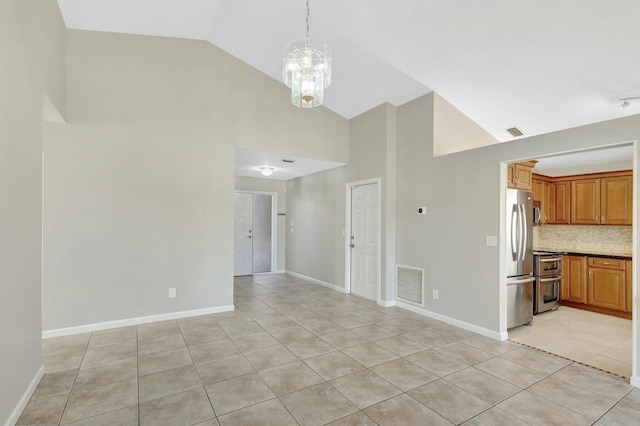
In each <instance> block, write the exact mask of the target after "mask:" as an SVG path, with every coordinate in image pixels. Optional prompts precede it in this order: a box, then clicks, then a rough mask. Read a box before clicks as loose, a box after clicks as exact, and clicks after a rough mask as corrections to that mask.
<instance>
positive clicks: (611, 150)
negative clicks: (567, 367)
mask: <svg viewBox="0 0 640 426" xmlns="http://www.w3.org/2000/svg"><path fill="white" fill-rule="evenodd" d="M620 151H628V152H631V155H630V157H631V158H633V157H635V156H636V155H637V142H634V143H626V144H617V145H611V146H609V147H599V148H595V149H589V150H583V151H577V152H571V153H563V154H557V155H548V156H540V157H539V158H538V159H540V163H543V162H545V163H546V164H545V167H546V168H547V169H542V168H540V169H537V170H538V171H537V172H536V170H535V169H534V173H535V174H534V175H533V183H534V185H533V190H534V193H535V190H536V188H535V182H536V178H537V179H538V181H539V185H544V183H545V182H546V181H549V182H550V192H547V194H550V195H549V197H551V201H552V206H553V209H552V210H551V211H548V212H547V213H548V214H550V217H549V219H548V220H547V218H546V216H545V213H544V206H545V205H544V203H545V202H549V201H550V200H547V199H543V204H542V205H541V206H539V208H540V207H541V211H542V213H541V216H539V217H538V218H539V222H538V224H537V226H534V230H533V231H534V232H533V234H534V248H537V249H539V250H540V251H543V252H544V251H547V252H558V253H561V254H563V255H564V256H563V264H562V270H561V274H562V281H561V284H562V285H561V286H560V287H561V289H560V295H559V298H560V299H561V301H562V302H561V305H560V306H559V308H558V309H557V310H551V311H543V312H541V313H539V314H537V315H534V316H533V323H532V325H531V326H530V327H529V326H524V327H519V328H515V329H512V330H509V331H508V338H509V339H511V340H513V341H516V342H519V343H522V344H526V345H528V346H531V347H534V348H538V349H541V350H543V351H546V352H549V353H553V354H556V355H560V356H563V357H566V358H568V359H572V360H574V361H578V362H582V363H584V364H586V365H590V366H593V367H596V368H600V369H602V370H605V371H609V372H612V373H615V374H618V375H620V376H623V377H626V378H631V379H632V380H633V376H632V374H633V373H632V372H633V367H634V365H633V364H634V357H633V348H634V347H635V345H636V342H635V339H636V335H635V333H634V331H633V322H634V321H635V320H636V313H637V308H638V306H633V309H632V308H631V305H632V304H633V301H634V300H635V299H636V298H637V286H636V283H637V278H636V274H637V260H636V259H635V258H633V260H631V259H632V255H634V254H637V253H635V252H634V243H633V236H634V235H635V234H636V233H637V230H636V225H637V224H636V223H633V224H629V223H625V224H621V223H608V222H604V217H600V221H598V215H597V214H598V213H594V215H595V222H593V223H591V222H590V223H589V224H588V225H585V224H584V223H583V222H584V219H583V215H582V214H577V213H576V212H578V211H582V210H584V207H583V205H582V204H579V203H577V201H576V200H577V199H578V198H577V197H578V196H577V195H575V196H574V193H573V190H574V189H580V185H583V184H584V183H585V182H589V183H592V182H593V183H594V187H595V188H596V189H597V192H595V195H596V197H594V200H595V201H593V202H589V203H588V205H589V206H591V205H593V206H596V207H598V206H600V208H601V210H597V211H607V212H610V211H611V210H610V205H606V206H605V207H606V210H605V207H602V206H603V205H604V203H601V200H603V199H604V198H605V195H602V194H603V193H604V189H603V190H602V191H603V192H600V188H599V185H600V180H601V181H602V182H605V181H606V183H607V185H609V186H608V187H607V188H606V190H607V191H608V192H606V193H607V194H611V193H612V191H613V190H612V188H611V187H610V183H611V182H618V181H619V180H620V178H619V176H617V175H620V174H625V173H626V175H627V176H628V172H627V171H628V170H629V169H631V170H632V174H631V181H632V182H633V187H634V188H635V187H637V184H638V176H637V167H636V162H635V161H631V160H624V161H623V160H620V159H616V160H617V161H609V162H608V163H606V162H605V161H603V159H606V158H608V157H611V158H614V159H615V155H617V153H618V152H620ZM594 156H597V158H598V160H599V161H598V162H593V163H589V162H588V161H585V162H584V164H572V162H575V161H577V160H580V159H581V158H584V159H589V158H591V157H594ZM616 163H620V164H616ZM537 167H538V165H536V168H537ZM612 176H613V177H612ZM626 179H629V178H628V177H627V178H626ZM563 185H564V186H568V187H569V188H571V190H570V192H569V190H567V191H565V193H560V191H559V189H562V186H563ZM538 191H539V192H540V189H539V188H538ZM542 193H543V194H544V193H545V192H544V191H543V192H542ZM579 194H581V195H580V197H581V198H580V199H584V198H585V196H584V194H583V193H579ZM589 194H590V193H589ZM626 194H628V192H626ZM631 194H632V201H631V206H629V204H628V203H627V204H624V205H625V206H626V207H625V209H623V210H627V209H629V208H630V207H632V210H633V211H635V210H636V209H637V203H638V201H637V199H636V197H635V194H636V191H635V190H633V191H632V192H631ZM609 196H610V195H609ZM554 197H555V200H554ZM572 197H573V198H572ZM616 199H618V200H619V203H620V202H623V201H624V200H625V199H628V198H627V196H618V197H616ZM620 200H622V201H620ZM559 206H563V207H559ZM577 209H582V210H577ZM609 216H610V214H607V219H608V220H611V218H610V217H609ZM618 216H619V215H616V216H614V219H616V220H617V218H618ZM631 216H632V215H631ZM627 217H628V216H627ZM594 225H595V226H594ZM624 225H626V226H624ZM503 257H504V256H503ZM608 259H614V260H615V262H614V263H611V262H609V260H608ZM602 262H605V264H606V269H605V270H604V272H605V273H606V276H607V277H616V278H617V279H618V281H616V282H615V283H614V282H613V281H611V280H609V281H606V280H604V279H601V278H603V277H600V278H596V274H597V273H599V271H600V269H598V268H599V265H600V263H602ZM592 272H593V276H592ZM614 284H615V285H614ZM603 289H604V290H607V291H609V290H612V291H611V292H610V293H611V294H614V293H615V291H618V293H615V294H617V296H618V299H619V300H620V301H621V302H620V303H619V305H620V306H622V307H619V306H617V305H616V306H611V307H607V309H602V306H603V302H602V301H601V300H600V298H599V297H600V296H599V294H600V293H601V292H602V291H603ZM621 289H622V290H621ZM577 290H579V293H578V292H577ZM613 290H615V291H613ZM599 292H600V293H599ZM608 295H609V293H607V296H608ZM574 299H578V300H574ZM607 301H608V300H607ZM623 302H624V303H623ZM627 302H631V303H627ZM505 305H506V304H505ZM636 305H637V304H636ZM624 306H626V307H624ZM502 309H503V311H502V312H503V313H505V312H506V310H505V308H504V306H503V307H502ZM610 311H615V312H610ZM620 312H622V314H620ZM630 313H631V315H629V314H630ZM629 316H631V317H632V319H631V320H630V319H628V318H629Z"/></svg>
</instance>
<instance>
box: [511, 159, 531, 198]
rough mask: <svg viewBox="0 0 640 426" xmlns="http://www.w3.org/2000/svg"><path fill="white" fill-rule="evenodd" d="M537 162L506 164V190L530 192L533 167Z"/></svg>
mask: <svg viewBox="0 0 640 426" xmlns="http://www.w3.org/2000/svg"><path fill="white" fill-rule="evenodd" d="M536 163H537V161H525V162H523V163H512V164H507V188H515V189H527V190H529V191H531V183H532V182H531V181H532V177H533V166H534V165H535V164H536Z"/></svg>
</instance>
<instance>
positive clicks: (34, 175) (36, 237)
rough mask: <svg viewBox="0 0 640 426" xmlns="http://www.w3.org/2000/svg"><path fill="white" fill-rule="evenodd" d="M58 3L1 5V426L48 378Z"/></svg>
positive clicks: (60, 48) (59, 79) (60, 56)
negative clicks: (47, 169) (45, 170)
mask: <svg viewBox="0 0 640 426" xmlns="http://www.w3.org/2000/svg"><path fill="white" fill-rule="evenodd" d="M60 28H63V23H62V18H61V16H60V12H59V10H58V7H57V3H56V2H31V1H29V2H27V1H22V0H6V1H2V2H0V63H1V64H2V66H0V93H1V94H2V95H1V96H0V235H1V236H2V237H1V238H0V291H1V293H0V294H1V296H0V336H2V348H1V349H0V424H5V422H15V421H16V420H17V416H18V415H19V414H20V411H21V409H22V408H23V405H24V404H26V402H27V401H28V397H29V396H30V395H29V391H33V388H30V384H33V385H35V384H37V381H36V382H35V383H33V382H32V381H34V380H37V379H38V378H39V377H40V376H39V375H40V374H41V371H40V368H41V365H42V360H41V331H42V323H41V259H42V258H41V240H42V231H41V230H42V228H41V223H42V204H41V200H42V118H43V117H42V99H43V94H44V93H48V94H49V95H50V96H51V98H53V99H55V100H56V102H57V103H58V105H62V107H61V109H63V105H64V103H65V99H64V98H65V95H64V89H63V88H64V75H63V74H56V75H51V76H50V77H49V78H48V79H47V81H46V82H45V81H43V74H42V72H43V70H45V69H61V68H63V66H62V65H61V64H62V63H64V58H65V50H64V40H63V39H62V38H61V33H62V32H61V31H60Z"/></svg>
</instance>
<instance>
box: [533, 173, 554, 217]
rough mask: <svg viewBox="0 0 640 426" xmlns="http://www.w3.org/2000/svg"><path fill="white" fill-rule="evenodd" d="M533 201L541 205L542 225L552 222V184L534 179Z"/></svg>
mask: <svg viewBox="0 0 640 426" xmlns="http://www.w3.org/2000/svg"><path fill="white" fill-rule="evenodd" d="M532 192H533V201H537V202H539V203H540V223H550V222H551V212H550V207H551V184H550V183H549V182H547V181H546V180H541V179H535V178H533V179H532Z"/></svg>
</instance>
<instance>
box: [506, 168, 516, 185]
mask: <svg viewBox="0 0 640 426" xmlns="http://www.w3.org/2000/svg"><path fill="white" fill-rule="evenodd" d="M515 174H516V165H515V164H507V188H515V187H516V183H515Z"/></svg>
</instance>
